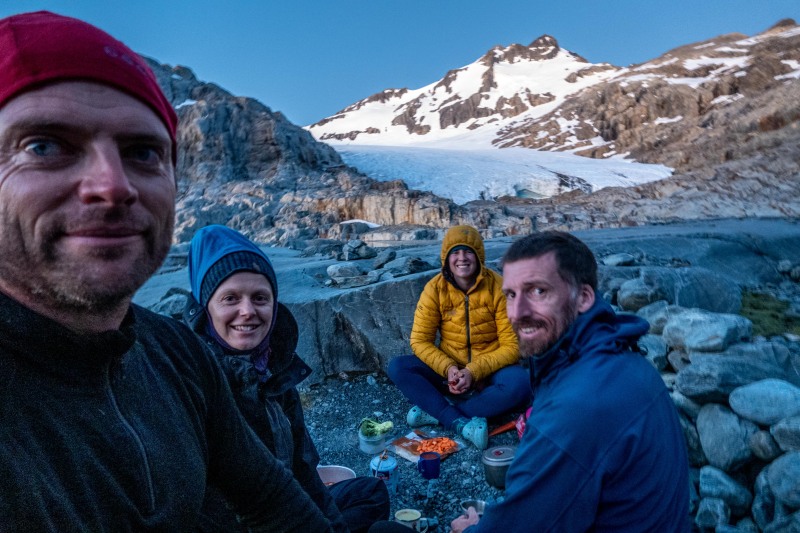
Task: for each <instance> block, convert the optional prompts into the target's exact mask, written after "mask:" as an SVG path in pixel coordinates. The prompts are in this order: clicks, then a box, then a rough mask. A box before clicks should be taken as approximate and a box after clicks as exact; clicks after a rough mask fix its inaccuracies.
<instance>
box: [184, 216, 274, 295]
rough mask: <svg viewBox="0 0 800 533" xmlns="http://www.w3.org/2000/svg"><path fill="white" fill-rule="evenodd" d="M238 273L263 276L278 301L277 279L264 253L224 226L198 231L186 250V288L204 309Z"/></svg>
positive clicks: (245, 238) (242, 236) (213, 226)
mask: <svg viewBox="0 0 800 533" xmlns="http://www.w3.org/2000/svg"><path fill="white" fill-rule="evenodd" d="M237 272H256V273H258V274H262V275H263V276H264V277H265V278H267V281H269V283H270V285H271V286H272V294H273V296H274V297H275V300H276V301H277V299H278V280H277V278H276V276H275V270H273V268H272V264H271V263H270V261H269V258H268V257H267V256H266V254H265V253H264V252H263V251H262V250H261V248H259V247H258V246H257V245H256V244H255V243H253V242H252V241H250V240H249V239H248V238H247V237H245V236H244V235H242V234H241V233H239V232H238V231H235V230H232V229H230V228H227V227H225V226H220V225H211V226H206V227H205V228H203V229H201V230H199V231H198V232H197V233H196V234H195V236H194V238H192V243H191V246H190V248H189V285H190V286H191V289H192V296H194V299H195V300H197V302H198V303H199V304H201V305H202V306H203V307H204V308H205V307H207V306H208V301H209V300H210V299H211V296H212V295H213V294H214V291H216V290H217V288H218V287H219V286H220V284H221V283H222V282H223V281H225V280H226V279H227V278H229V277H230V276H231V275H232V274H235V273H237Z"/></svg>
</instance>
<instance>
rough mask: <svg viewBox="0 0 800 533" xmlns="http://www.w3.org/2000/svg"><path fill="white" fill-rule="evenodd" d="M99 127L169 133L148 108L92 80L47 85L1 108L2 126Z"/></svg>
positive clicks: (122, 130) (143, 132)
mask: <svg viewBox="0 0 800 533" xmlns="http://www.w3.org/2000/svg"><path fill="white" fill-rule="evenodd" d="M10 124H13V125H16V126H23V127H24V126H30V127H33V126H35V125H41V126H51V127H62V128H64V127H68V126H74V127H98V126H100V125H104V126H106V127H109V126H110V127H113V128H114V129H115V130H118V131H120V132H125V131H126V130H130V133H132V134H136V133H140V134H149V135H158V136H160V137H164V138H165V139H166V140H169V132H168V131H167V128H166V126H165V125H164V124H163V121H161V119H160V117H159V116H158V115H157V114H156V113H155V112H154V111H153V110H152V109H150V107H149V106H147V105H146V104H144V103H143V102H141V101H139V100H138V99H136V98H134V97H132V96H130V95H128V94H127V93H125V92H124V91H120V90H119V89H116V88H114V87H110V86H107V85H103V84H100V83H95V82H89V81H63V82H55V83H51V84H47V85H45V86H43V87H38V88H35V89H32V90H30V91H26V92H24V93H22V94H19V95H17V96H15V97H14V98H12V99H10V100H9V101H8V102H6V103H5V104H4V105H3V106H2V107H1V108H0V125H2V126H3V127H8V126H9V125H10Z"/></svg>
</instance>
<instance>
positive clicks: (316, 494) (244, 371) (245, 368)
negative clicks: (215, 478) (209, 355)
mask: <svg viewBox="0 0 800 533" xmlns="http://www.w3.org/2000/svg"><path fill="white" fill-rule="evenodd" d="M276 313H277V318H276V322H275V326H274V328H273V330H272V332H271V336H270V348H271V353H270V356H269V366H268V369H267V375H266V380H265V381H263V382H261V381H259V376H258V375H257V374H256V372H255V371H254V370H253V368H252V364H251V362H250V358H249V357H248V356H242V355H231V354H227V353H225V352H224V350H223V349H222V347H221V346H220V345H219V344H218V343H217V342H215V341H214V340H213V339H211V338H210V337H209V336H208V334H207V322H208V316H207V314H206V312H205V310H204V309H203V308H202V307H201V306H200V304H199V303H197V301H195V300H194V298H191V297H190V298H189V301H188V302H187V305H186V308H185V309H184V315H183V319H184V321H185V322H186V323H187V324H188V325H189V327H191V328H192V330H193V331H194V332H195V333H197V335H199V336H200V337H201V339H203V341H205V343H206V344H207V345H208V347H209V348H210V349H211V350H212V351H213V352H214V353H215V354H216V355H217V357H218V359H219V362H220V364H221V366H222V368H223V370H224V371H225V374H226V376H227V378H228V382H229V384H230V387H231V390H232V391H233V396H234V398H235V400H236V404H237V405H238V407H239V409H240V411H241V412H242V414H243V415H244V418H245V420H247V422H248V423H249V424H250V427H251V428H252V429H253V431H255V433H256V434H257V435H258V437H259V438H260V439H261V441H262V442H263V443H264V444H265V445H266V446H267V448H269V450H270V451H272V453H273V454H274V455H275V456H276V457H277V458H278V459H279V460H281V461H282V462H283V463H284V464H285V465H286V467H287V468H290V469H291V470H292V472H293V473H294V477H295V479H296V480H297V481H298V482H299V483H300V485H301V486H302V487H303V489H304V490H305V491H306V492H307V493H308V495H309V496H311V499H312V500H314V502H315V503H316V504H317V506H318V507H319V508H320V509H321V510H322V512H323V513H324V514H325V515H326V516H327V517H328V519H329V520H330V521H331V523H332V526H333V528H334V530H336V531H347V526H346V525H345V524H344V518H343V517H342V515H341V513H340V512H339V510H338V509H337V507H336V505H335V503H334V501H333V498H332V497H331V495H330V492H329V491H328V489H327V487H325V485H324V484H323V483H322V480H320V478H319V475H318V474H317V465H318V464H319V454H318V453H317V449H316V447H315V446H314V443H313V442H312V441H311V436H310V435H309V434H308V430H307V429H306V424H305V419H304V416H303V408H302V406H301V404H300V395H299V393H298V392H297V388H296V386H297V385H298V384H299V383H300V382H302V381H303V380H304V379H306V378H307V377H308V376H309V374H310V373H311V369H310V368H309V366H308V365H306V364H305V362H303V360H302V359H300V357H299V356H298V355H297V353H296V352H295V350H296V348H297V341H298V327H297V322H296V321H295V319H294V316H292V313H291V311H289V309H287V308H286V306H284V305H283V304H281V303H278V305H277V308H276ZM217 503H219V502H217ZM216 507H219V505H217V506H216Z"/></svg>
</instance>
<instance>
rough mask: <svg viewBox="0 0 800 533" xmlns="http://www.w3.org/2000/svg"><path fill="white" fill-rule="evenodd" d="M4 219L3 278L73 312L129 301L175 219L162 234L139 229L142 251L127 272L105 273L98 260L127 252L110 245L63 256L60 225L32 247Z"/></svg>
mask: <svg viewBox="0 0 800 533" xmlns="http://www.w3.org/2000/svg"><path fill="white" fill-rule="evenodd" d="M2 218H3V219H5V218H6V217H2ZM112 218H113V215H112ZM7 222H8V221H7V220H6V221H5V223H6V226H5V228H4V230H0V255H2V257H0V277H2V278H3V280H4V284H6V285H11V286H14V287H16V288H18V289H20V290H22V291H24V292H26V293H27V294H29V295H30V296H31V297H33V298H37V299H38V300H39V301H40V302H41V303H43V304H44V305H46V306H49V307H51V308H54V309H59V310H61V311H66V312H77V313H86V312H89V313H105V312H110V311H112V310H115V309H117V308H118V307H119V306H120V305H122V304H123V303H126V302H127V301H129V300H130V298H131V297H132V296H133V295H134V293H135V292H136V291H137V290H138V289H139V288H140V287H141V286H142V285H143V284H144V283H145V282H146V281H147V280H148V279H149V278H150V276H151V275H153V274H154V273H155V272H156V271H157V270H158V268H159V267H160V266H161V264H162V263H163V261H164V259H165V258H166V256H167V253H168V252H169V248H170V244H171V237H172V229H173V224H174V223H173V222H170V223H169V224H168V227H166V228H165V230H166V231H165V234H164V236H157V235H155V234H154V232H153V231H149V232H146V233H145V234H144V247H143V251H142V253H140V254H138V255H137V257H135V258H131V259H130V263H131V264H130V268H129V271H128V273H127V275H125V276H118V277H116V278H114V279H104V276H103V272H102V271H103V267H104V264H103V263H106V262H108V263H111V262H113V261H115V260H119V259H120V258H122V257H123V256H124V255H125V254H127V253H130V252H128V251H127V250H123V249H121V248H120V249H114V248H110V249H104V250H97V251H95V252H93V253H92V254H90V255H88V256H85V257H80V258H74V257H68V256H66V257H62V255H63V254H61V253H60V252H59V251H58V247H57V242H58V239H59V237H60V235H62V234H63V232H62V231H60V230H58V229H53V230H51V231H49V232H47V233H46V234H45V235H44V236H43V238H42V242H41V244H40V245H39V246H38V248H34V247H29V246H26V244H27V243H25V242H24V239H23V238H22V236H21V232H20V231H19V226H18V225H17V224H13V223H12V224H10V225H9V224H8V223H7ZM14 234H16V235H14ZM158 240H161V241H162V242H157V241H158ZM90 260H91V261H90ZM105 277H106V278H107V277H108V276H105Z"/></svg>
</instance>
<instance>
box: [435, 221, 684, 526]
mask: <svg viewBox="0 0 800 533" xmlns="http://www.w3.org/2000/svg"><path fill="white" fill-rule="evenodd" d="M502 264H503V292H504V293H505V295H506V302H507V309H508V318H509V320H510V321H511V324H512V325H513V327H514V331H515V332H516V333H517V336H518V338H519V346H520V351H521V353H522V355H523V356H526V357H530V362H531V388H532V392H533V405H532V410H531V414H530V418H529V419H528V421H527V425H526V428H525V433H524V435H523V438H522V441H521V443H520V445H519V447H518V448H517V452H516V458H515V460H514V462H513V463H512V465H511V467H510V468H509V470H508V475H507V477H506V493H505V498H504V499H503V501H502V502H500V503H497V504H495V505H491V506H489V507H488V508H487V509H486V512H485V514H484V515H483V517H482V518H480V519H479V518H478V516H477V514H475V512H474V509H472V510H470V511H469V512H468V513H467V515H465V516H462V517H459V518H457V519H455V520H454V521H453V523H452V524H451V527H452V529H453V531H454V532H455V533H460V532H461V531H467V532H469V533H478V532H483V531H536V532H539V533H544V532H547V531H553V532H555V531H558V532H578V531H596V532H599V531H607V532H614V533H620V532H653V531H658V532H660V533H663V532H685V531H689V479H688V473H689V467H688V462H687V453H686V443H685V440H684V437H683V433H682V431H681V427H680V424H679V421H678V416H677V413H676V410H675V407H674V405H673V403H672V400H671V399H670V396H669V394H668V392H667V389H666V387H665V386H664V383H663V381H662V380H661V378H660V376H659V374H658V372H657V371H656V370H655V369H654V368H653V367H652V365H651V364H650V363H649V362H648V361H647V360H646V359H645V358H643V357H642V356H641V355H640V354H639V353H638V352H637V351H636V342H637V340H638V338H639V337H640V336H642V335H643V334H644V333H646V332H647V329H648V324H647V322H645V321H644V320H642V319H641V318H638V317H636V316H632V315H618V314H616V313H615V312H614V311H613V310H612V309H611V307H610V306H609V305H608V304H607V303H606V302H604V301H603V300H602V299H601V298H599V297H597V295H596V291H597V263H596V261H595V258H594V255H593V254H592V252H591V251H590V250H589V248H588V247H587V246H586V245H585V244H584V243H583V242H581V241H580V240H579V239H577V238H575V237H573V236H572V235H569V234H567V233H561V232H543V233H536V234H533V235H529V236H527V237H525V238H523V239H520V240H518V241H516V242H515V243H514V244H513V245H512V246H511V247H510V248H509V250H508V251H507V252H506V254H505V256H504V257H503V262H502Z"/></svg>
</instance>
